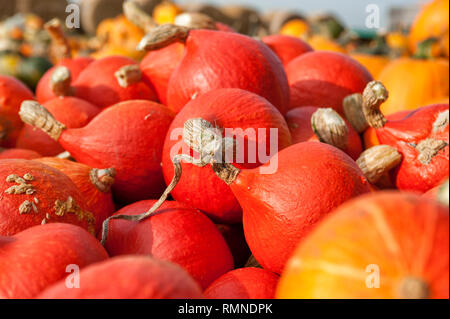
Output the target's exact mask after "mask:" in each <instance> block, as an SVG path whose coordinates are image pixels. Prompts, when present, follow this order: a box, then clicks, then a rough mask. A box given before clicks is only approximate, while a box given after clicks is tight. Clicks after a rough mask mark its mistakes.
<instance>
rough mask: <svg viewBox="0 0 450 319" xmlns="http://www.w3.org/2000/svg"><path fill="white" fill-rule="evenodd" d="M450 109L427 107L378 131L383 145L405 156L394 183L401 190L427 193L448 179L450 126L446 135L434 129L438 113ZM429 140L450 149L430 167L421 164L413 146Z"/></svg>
mask: <svg viewBox="0 0 450 319" xmlns="http://www.w3.org/2000/svg"><path fill="white" fill-rule="evenodd" d="M448 107H449V106H448V104H435V105H429V106H425V107H422V108H420V109H418V110H416V111H414V112H411V113H410V114H409V115H408V116H406V117H405V118H403V119H401V120H396V121H394V120H392V121H389V120H388V122H387V123H386V125H385V126H384V127H383V128H381V129H377V130H376V133H377V137H378V140H379V141H380V143H381V144H387V145H390V146H392V147H395V148H396V149H397V150H398V151H399V153H400V154H402V157H403V158H402V161H401V163H400V165H399V166H397V168H396V169H395V170H394V171H393V180H394V182H395V186H396V187H397V188H398V189H400V190H408V191H415V192H420V193H424V192H426V191H428V190H430V189H432V188H434V187H436V186H438V185H440V184H441V183H442V182H443V181H444V180H445V179H447V178H448V171H449V146H448V143H449V137H448V134H449V128H448V123H447V126H446V127H445V129H444V130H443V131H440V132H433V129H432V128H433V123H434V122H435V120H436V118H437V116H438V115H439V113H441V112H444V111H446V110H448ZM426 138H435V139H437V140H443V141H445V142H446V143H447V146H446V147H445V148H443V149H442V150H440V151H439V153H438V154H436V156H434V157H433V159H432V160H431V162H430V163H429V164H427V165H425V164H422V163H421V162H420V161H419V160H418V158H417V157H418V155H419V152H418V151H417V150H416V148H415V147H414V146H412V145H411V144H415V145H417V144H418V143H419V142H420V141H422V140H424V139H426ZM409 143H411V144H409Z"/></svg>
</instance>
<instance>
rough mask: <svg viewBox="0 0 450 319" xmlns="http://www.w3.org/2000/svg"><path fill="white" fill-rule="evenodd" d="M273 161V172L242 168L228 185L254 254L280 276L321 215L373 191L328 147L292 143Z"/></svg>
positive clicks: (345, 159) (352, 166) (350, 163)
mask: <svg viewBox="0 0 450 319" xmlns="http://www.w3.org/2000/svg"><path fill="white" fill-rule="evenodd" d="M272 160H278V169H277V170H276V172H275V173H274V174H260V171H259V169H258V168H256V169H252V170H242V171H241V172H240V174H239V175H238V177H237V179H236V180H235V181H234V182H233V183H232V184H231V185H230V187H231V190H232V191H233V193H234V195H235V196H236V198H237V200H238V202H239V203H240V205H241V207H242V210H243V224H244V232H245V238H246V239H247V243H248V245H249V247H250V250H251V251H252V253H253V256H254V257H255V259H256V260H257V261H258V262H259V263H260V264H261V265H262V266H263V267H264V268H265V269H267V270H270V271H273V272H275V273H278V274H279V273H281V271H282V270H283V267H284V265H285V263H286V261H287V260H288V258H289V256H290V255H291V253H292V252H293V251H294V249H295V247H296V246H297V244H298V242H299V241H301V240H302V239H303V238H304V237H305V236H306V235H307V234H308V233H309V232H310V231H311V229H313V228H314V227H315V226H316V224H317V223H318V222H319V221H320V220H321V219H322V218H323V217H324V216H326V215H327V214H328V213H329V212H330V211H331V210H333V209H334V208H336V207H338V206H339V205H341V204H342V203H344V202H345V201H347V200H349V199H351V198H353V197H356V196H358V195H361V194H364V193H368V192H370V190H371V188H370V184H369V182H368V181H367V180H366V178H365V177H364V176H363V174H362V172H361V170H360V169H359V167H358V166H357V165H356V163H355V162H354V161H353V160H352V159H351V158H350V157H349V156H348V155H346V154H345V153H344V152H342V151H340V150H339V149H337V148H335V147H333V146H330V145H328V144H324V143H317V142H304V143H299V144H294V145H292V146H290V147H288V148H286V149H284V150H282V151H280V152H279V153H278V158H277V159H276V158H273V159H272ZM265 165H268V164H265Z"/></svg>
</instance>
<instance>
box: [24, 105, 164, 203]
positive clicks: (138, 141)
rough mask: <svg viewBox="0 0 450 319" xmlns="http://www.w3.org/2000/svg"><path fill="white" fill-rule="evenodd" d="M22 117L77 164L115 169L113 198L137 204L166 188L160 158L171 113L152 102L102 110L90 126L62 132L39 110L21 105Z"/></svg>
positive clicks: (156, 195) (64, 129) (50, 116)
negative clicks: (42, 131) (49, 137)
mask: <svg viewBox="0 0 450 319" xmlns="http://www.w3.org/2000/svg"><path fill="white" fill-rule="evenodd" d="M20 114H21V117H22V119H23V120H24V121H25V122H27V123H29V124H30V125H35V126H36V127H39V128H41V129H44V130H46V132H47V133H48V134H49V135H50V136H51V137H52V138H53V139H54V140H56V141H58V142H59V143H60V145H61V146H62V147H63V148H64V149H65V150H66V151H68V152H69V153H70V154H71V155H72V157H73V158H75V159H76V160H77V162H80V163H83V164H86V165H88V166H90V167H95V168H97V167H100V168H101V167H113V168H114V169H115V170H116V173H117V174H116V179H115V182H114V185H113V187H112V189H113V193H114V198H115V199H116V200H118V201H121V202H135V201H138V200H142V199H148V198H152V197H159V196H160V195H161V193H162V192H163V190H164V187H165V185H164V179H163V176H162V169H161V156H162V147H163V143H164V138H165V136H166V132H167V129H168V127H169V125H170V123H171V121H172V119H173V114H172V112H171V111H170V110H169V109H168V108H166V107H165V106H163V105H160V104H158V103H155V102H151V101H143V100H133V101H125V102H122V103H119V104H116V105H114V106H112V107H110V108H108V109H107V110H104V111H103V112H101V113H100V114H99V115H98V116H97V117H95V119H94V120H92V121H91V122H90V123H89V124H88V125H86V126H85V127H83V128H79V129H66V128H64V126H62V124H61V123H59V122H58V121H57V120H55V118H54V117H53V116H52V115H51V114H50V113H49V112H48V111H46V110H45V109H44V108H43V107H42V106H40V105H39V104H36V103H27V104H25V103H24V104H23V105H22V107H21V111H20Z"/></svg>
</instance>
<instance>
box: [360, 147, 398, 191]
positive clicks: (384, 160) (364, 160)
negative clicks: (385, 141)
mask: <svg viewBox="0 0 450 319" xmlns="http://www.w3.org/2000/svg"><path fill="white" fill-rule="evenodd" d="M401 160H402V156H401V154H400V153H399V152H398V151H397V150H396V149H395V148H393V147H391V146H388V145H377V146H374V147H371V148H369V149H367V150H366V151H364V152H363V153H362V154H361V155H360V157H359V158H358V159H357V160H356V164H358V166H359V168H360V169H361V171H362V172H363V173H364V176H366V178H367V179H368V181H369V182H370V183H371V184H375V183H376V182H377V181H379V180H380V178H381V177H382V176H383V175H384V174H386V173H388V172H389V171H390V170H391V169H393V168H394V167H396V166H397V165H398V164H400V162H401Z"/></svg>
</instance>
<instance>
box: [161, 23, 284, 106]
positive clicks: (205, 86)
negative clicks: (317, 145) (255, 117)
mask: <svg viewBox="0 0 450 319" xmlns="http://www.w3.org/2000/svg"><path fill="white" fill-rule="evenodd" d="M185 47H186V50H185V54H184V56H183V58H182V60H181V62H180V63H179V65H178V67H177V68H176V69H175V71H173V73H172V76H171V78H170V81H169V87H168V90H167V101H168V106H169V107H170V108H171V109H172V110H174V111H175V112H176V113H178V112H179V111H180V110H181V109H182V108H183V107H184V106H185V105H186V103H187V102H189V101H190V100H191V99H192V97H193V96H196V95H201V94H204V93H206V92H209V91H211V90H213V89H218V88H240V89H243V90H247V91H249V92H253V93H256V94H258V95H260V96H262V97H264V98H266V99H267V100H269V102H271V103H272V104H273V105H274V106H275V107H276V108H277V109H278V110H280V112H281V113H285V112H286V110H287V108H288V106H289V85H288V83H287V78H286V74H285V72H284V68H283V65H282V63H281V61H280V60H279V59H278V57H277V56H276V55H275V53H273V52H272V50H270V49H269V48H268V47H267V46H266V45H264V44H263V43H261V42H260V41H257V40H254V39H252V38H250V37H247V36H244V35H241V34H237V33H232V32H222V31H211V30H192V31H191V32H190V33H189V37H188V39H187V41H186V44H185Z"/></svg>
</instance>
